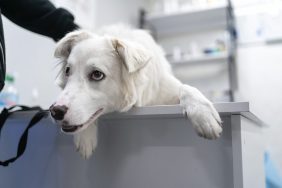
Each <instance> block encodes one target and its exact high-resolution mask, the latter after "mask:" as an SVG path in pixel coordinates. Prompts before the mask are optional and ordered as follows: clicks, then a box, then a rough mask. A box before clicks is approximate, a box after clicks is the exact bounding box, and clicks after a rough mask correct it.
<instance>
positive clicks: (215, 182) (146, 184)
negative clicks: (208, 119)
mask: <svg viewBox="0 0 282 188" xmlns="http://www.w3.org/2000/svg"><path fill="white" fill-rule="evenodd" d="M215 107H216V109H217V110H218V111H219V113H220V115H221V117H222V120H223V122H224V124H223V127H224V131H223V135H222V137H221V138H220V139H218V140H214V141H210V140H205V139H203V138H200V137H198V136H197V135H196V133H195V131H194V130H193V128H192V126H191V124H190V123H189V121H188V120H187V119H186V118H185V117H184V116H183V113H182V108H181V107H180V106H155V107H142V108H134V109H132V110H130V111H129V112H127V113H113V114H109V115H106V116H104V117H102V118H101V119H100V122H99V133H98V134H99V139H98V142H99V143H98V147H97V150H96V152H95V153H94V154H93V156H92V157H91V159H90V160H84V159H82V158H81V157H80V156H79V154H78V153H77V152H76V151H75V149H74V146H73V142H72V138H71V136H67V135H64V134H62V133H60V131H59V128H58V127H57V126H56V125H54V124H53V123H52V122H51V121H50V119H47V120H44V121H42V122H41V123H40V124H38V125H37V126H35V127H34V128H33V129H32V130H31V131H30V138H29V141H28V146H27V150H26V153H25V154H24V156H23V157H22V158H20V159H19V160H18V161H16V162H15V163H14V164H12V165H11V166H9V167H7V168H3V167H0V187H1V188H2V187H3V188H4V187H5V188H19V187H23V188H38V187H40V188H51V187H52V188H78V187H79V188H90V187H91V188H93V187H95V188H187V187H189V188H190V187H191V188H231V187H234V188H250V187H256V188H263V187H265V184H264V170H263V140H262V136H261V129H262V126H263V124H262V122H261V121H260V120H259V119H258V118H257V117H256V116H254V115H253V114H252V113H251V112H250V108H249V104H248V103H247V102H243V103H217V104H215ZM31 116H32V112H28V113H26V112H23V113H17V114H15V115H13V116H11V118H10V119H9V121H8V122H7V125H5V129H4V130H3V135H1V136H2V137H1V141H0V148H1V149H0V157H1V159H4V158H8V157H10V156H14V154H15V151H16V145H17V141H18V138H19V136H20V134H21V133H22V130H23V129H24V128H25V126H24V125H26V124H27V122H28V120H29V119H30V118H31Z"/></svg>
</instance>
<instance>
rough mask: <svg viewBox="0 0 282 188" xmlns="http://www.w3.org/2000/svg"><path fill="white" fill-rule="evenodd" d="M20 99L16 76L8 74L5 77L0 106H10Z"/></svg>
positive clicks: (0, 95) (0, 94)
mask: <svg viewBox="0 0 282 188" xmlns="http://www.w3.org/2000/svg"><path fill="white" fill-rule="evenodd" d="M18 101H19V95H18V90H17V88H16V87H15V78H14V77H13V76H12V75H9V74H7V75H6V77H5V87H4V89H3V90H2V91H1V93H0V106H5V107H9V106H12V105H15V104H17V103H18Z"/></svg>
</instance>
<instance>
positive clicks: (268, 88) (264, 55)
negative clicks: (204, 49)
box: [237, 45, 282, 173]
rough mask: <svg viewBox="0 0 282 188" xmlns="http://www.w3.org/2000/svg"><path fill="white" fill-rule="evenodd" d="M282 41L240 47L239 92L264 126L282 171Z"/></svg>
mask: <svg viewBox="0 0 282 188" xmlns="http://www.w3.org/2000/svg"><path fill="white" fill-rule="evenodd" d="M281 52H282V45H271V46H264V45H258V46H249V47H240V48H239V50H238V62H237V64H238V81H239V95H238V97H237V100H240V101H249V102H250V105H251V109H252V110H253V112H254V113H255V114H256V115H257V116H258V117H259V118H260V119H262V120H263V121H264V122H266V123H267V124H268V125H269V127H267V128H265V130H264V132H265V140H266V146H267V149H268V150H269V151H270V153H271V154H272V156H273V158H274V161H275V162H276V163H277V164H278V165H279V168H280V170H281V173H282V147H281V143H282V137H281V132H282V100H281V97H282V63H281V62H282V53H281Z"/></svg>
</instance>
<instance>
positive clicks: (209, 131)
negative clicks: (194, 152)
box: [179, 85, 222, 139]
mask: <svg viewBox="0 0 282 188" xmlns="http://www.w3.org/2000/svg"><path fill="white" fill-rule="evenodd" d="M179 99H180V104H181V105H182V106H183V107H184V111H185V113H186V115H187V116H188V118H189V119H190V121H191V123H192V125H193V127H194V128H195V129H196V131H197V133H198V135H199V136H202V137H204V138H208V139H216V138H218V137H219V136H220V135H221V132H222V127H221V119H220V116H219V114H218V112H217V111H216V109H215V108H214V106H213V104H212V103H211V102H210V101H209V100H208V99H207V98H206V97H205V96H204V95H203V94H202V93H201V92H200V91H199V90H198V89H196V88H194V87H191V86H188V85H182V86H181V88H180V96H179Z"/></svg>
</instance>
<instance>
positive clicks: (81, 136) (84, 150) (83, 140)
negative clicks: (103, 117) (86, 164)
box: [74, 125, 97, 159]
mask: <svg viewBox="0 0 282 188" xmlns="http://www.w3.org/2000/svg"><path fill="white" fill-rule="evenodd" d="M74 144H75V147H76V149H77V151H78V152H79V153H80V155H81V156H82V157H83V158H84V159H89V157H90V156H91V155H92V153H93V152H94V150H95V148H96V146H97V126H96V125H90V126H89V127H88V128H87V129H85V130H83V131H82V132H79V133H77V134H75V135H74Z"/></svg>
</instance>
